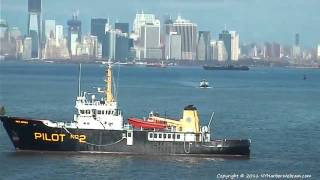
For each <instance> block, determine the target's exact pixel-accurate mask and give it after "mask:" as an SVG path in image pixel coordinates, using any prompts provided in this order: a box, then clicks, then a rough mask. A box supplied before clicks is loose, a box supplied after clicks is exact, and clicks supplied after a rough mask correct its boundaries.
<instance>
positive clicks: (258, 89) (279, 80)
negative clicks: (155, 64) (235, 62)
mask: <svg viewBox="0 0 320 180" xmlns="http://www.w3.org/2000/svg"><path fill="white" fill-rule="evenodd" d="M104 70H105V67H104V65H98V64H84V65H82V78H81V90H82V91H86V92H88V93H94V92H96V90H97V87H102V88H103V87H104ZM113 70H114V77H115V81H114V85H115V87H116V97H117V100H118V102H119V105H120V107H121V109H122V110H123V112H124V116H125V118H128V117H134V116H136V117H143V116H147V115H148V113H149V112H150V111H156V112H158V113H159V114H161V115H163V116H167V117H171V118H179V117H180V116H181V112H182V109H183V107H185V106H186V105H189V104H193V105H195V106H196V107H197V108H198V110H199V113H200V118H201V119H200V120H201V123H202V125H207V124H208V122H209V120H210V115H211V113H212V112H213V111H214V112H215V115H214V118H213V121H212V124H211V128H212V133H211V136H212V137H213V138H217V139H225V138H226V139H247V138H250V139H251V141H252V144H251V156H250V158H249V159H239V158H221V157H187V156H128V155H114V154H81V153H49V152H16V151H15V150H14V148H13V145H12V144H11V142H10V140H9V137H8V135H7V134H6V132H5V130H4V128H3V126H2V124H1V126H0V179H219V178H221V177H222V176H221V175H233V174H234V175H241V174H243V175H245V176H246V175H257V176H260V177H259V178H260V179H263V178H261V175H262V174H271V175H272V174H293V175H311V176H312V177H311V178H309V179H317V178H319V177H320V170H319V162H320V156H319V154H320V148H319V147H320V140H319V139H320V70H319V69H302V68H258V67H253V68H251V69H250V70H249V71H205V70H203V69H202V68H201V67H168V68H146V67H125V66H121V67H120V66H118V65H115V66H114V67H113ZM304 76H305V77H306V79H305V80H304ZM203 79H206V80H207V81H208V82H209V83H210V86H212V88H207V89H203V88H199V82H200V81H201V80H203ZM77 94H78V65H76V64H54V63H6V62H0V105H4V106H5V108H6V113H7V115H12V116H23V117H30V118H37V119H38V118H39V119H49V120H52V121H71V120H72V119H73V113H74V105H75V98H76V96H77ZM97 97H99V95H97ZM230 177H231V176H230ZM238 179H240V177H239V178H238Z"/></svg>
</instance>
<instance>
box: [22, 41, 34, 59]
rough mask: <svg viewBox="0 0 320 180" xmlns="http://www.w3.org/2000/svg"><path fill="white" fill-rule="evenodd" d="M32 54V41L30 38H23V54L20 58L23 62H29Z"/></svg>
mask: <svg viewBox="0 0 320 180" xmlns="http://www.w3.org/2000/svg"><path fill="white" fill-rule="evenodd" d="M31 53H32V39H31V37H25V38H24V41H23V54H22V58H23V59H24V60H30V59H31V58H32V57H31Z"/></svg>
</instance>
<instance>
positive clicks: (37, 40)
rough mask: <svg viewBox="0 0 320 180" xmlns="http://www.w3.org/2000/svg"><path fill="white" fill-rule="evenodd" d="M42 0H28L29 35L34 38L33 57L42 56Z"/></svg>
mask: <svg viewBox="0 0 320 180" xmlns="http://www.w3.org/2000/svg"><path fill="white" fill-rule="evenodd" d="M41 7H42V5H41V0H28V12H29V16H28V29H27V30H28V36H29V37H31V39H32V48H31V49H32V50H31V56H32V58H36V59H39V58H41V57H40V55H41ZM28 40H29V39H28Z"/></svg>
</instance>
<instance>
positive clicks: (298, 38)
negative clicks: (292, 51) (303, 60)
mask: <svg viewBox="0 0 320 180" xmlns="http://www.w3.org/2000/svg"><path fill="white" fill-rule="evenodd" d="M299 44H300V35H299V33H296V34H295V38H294V45H296V46H299Z"/></svg>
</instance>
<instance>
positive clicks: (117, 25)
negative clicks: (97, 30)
mask: <svg viewBox="0 0 320 180" xmlns="http://www.w3.org/2000/svg"><path fill="white" fill-rule="evenodd" d="M114 28H115V29H116V30H120V31H121V32H122V33H127V34H128V35H129V23H120V22H117V23H114Z"/></svg>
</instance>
